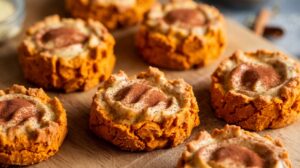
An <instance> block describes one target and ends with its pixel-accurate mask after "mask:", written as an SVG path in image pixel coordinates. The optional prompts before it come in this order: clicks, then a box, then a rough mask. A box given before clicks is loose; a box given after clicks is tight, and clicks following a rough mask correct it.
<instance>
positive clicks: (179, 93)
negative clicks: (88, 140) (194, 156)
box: [89, 68, 199, 151]
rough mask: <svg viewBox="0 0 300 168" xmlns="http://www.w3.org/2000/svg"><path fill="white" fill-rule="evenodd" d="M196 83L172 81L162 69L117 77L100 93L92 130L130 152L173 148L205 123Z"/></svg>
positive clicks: (106, 82)
mask: <svg viewBox="0 0 300 168" xmlns="http://www.w3.org/2000/svg"><path fill="white" fill-rule="evenodd" d="M198 112H199V109H198V105H197V102H196V98H195V97H194V93H193V90H192V87H191V86H190V85H188V84H187V83H186V82H184V81H183V80H167V79H166V78H165V76H164V74H163V73H162V72H161V71H159V70H158V69H156V68H149V69H148V71H146V72H141V73H140V74H138V75H136V76H134V77H132V78H129V77H128V76H127V75H126V74H125V73H124V72H120V73H118V74H115V75H112V76H111V77H110V78H109V79H108V80H107V81H105V82H104V83H103V84H102V85H101V86H100V88H99V90H98V91H97V93H96V95H95V96H94V99H93V103H92V108H91V112H90V122H89V125H90V129H91V130H92V131H93V132H94V133H95V134H96V135H98V136H99V137H101V138H103V139H105V140H107V141H109V142H111V143H113V144H114V145H116V146H118V147H120V148H121V149H124V150H130V151H150V150H154V149H159V148H167V147H173V146H176V145H178V144H180V143H182V142H183V141H184V140H185V139H186V138H187V137H189V136H190V134H191V132H192V130H193V128H194V127H196V126H198V125H199V116H198Z"/></svg>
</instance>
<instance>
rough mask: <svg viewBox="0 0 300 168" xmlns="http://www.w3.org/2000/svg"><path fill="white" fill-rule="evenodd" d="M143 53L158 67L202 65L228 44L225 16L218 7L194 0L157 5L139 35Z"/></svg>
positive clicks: (145, 57)
mask: <svg viewBox="0 0 300 168" xmlns="http://www.w3.org/2000/svg"><path fill="white" fill-rule="evenodd" d="M136 45H137V48H138V50H139V52H140V54H141V56H142V57H143V58H144V59H145V60H146V61H147V62H149V63H150V64H153V65H155V66H159V67H163V68H170V69H177V70H184V69H190V68H193V67H201V66H204V65H207V64H208V63H210V62H212V61H213V60H215V59H216V58H217V57H219V56H220V54H221V53H222V51H223V49H224V47H225V30H224V19H223V16H222V14H221V13H220V12H219V11H218V10H217V9H216V8H214V7H212V6H209V5H205V4H201V3H196V2H194V1H192V0H187V1H174V2H169V3H166V4H156V5H155V6H154V7H153V8H152V9H151V10H150V11H149V12H148V13H147V15H146V18H145V20H144V22H143V23H142V26H141V27H140V29H139V32H138V33H137V37H136Z"/></svg>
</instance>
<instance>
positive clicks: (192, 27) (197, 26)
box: [145, 0, 222, 36]
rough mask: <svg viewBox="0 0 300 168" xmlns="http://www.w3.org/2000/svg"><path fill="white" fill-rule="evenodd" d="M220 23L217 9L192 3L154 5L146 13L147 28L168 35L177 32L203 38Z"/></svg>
mask: <svg viewBox="0 0 300 168" xmlns="http://www.w3.org/2000/svg"><path fill="white" fill-rule="evenodd" d="M221 21H222V16H221V14H220V13H219V12H218V10H217V9H215V8H213V7H211V6H208V5H204V4H200V3H196V2H194V1H189V0H188V1H178V2H176V1H174V2H170V3H166V4H163V5H160V4H156V5H155V6H154V7H153V8H152V9H151V10H150V12H149V13H148V15H147V17H146V20H145V23H146V25H147V26H149V27H151V28H153V29H156V30H159V31H160V32H164V33H168V32H170V31H172V32H177V33H179V34H181V35H183V36H187V35H189V34H193V35H197V36H203V35H204V34H205V32H206V31H207V29H214V28H215V27H217V26H218V24H219V22H221Z"/></svg>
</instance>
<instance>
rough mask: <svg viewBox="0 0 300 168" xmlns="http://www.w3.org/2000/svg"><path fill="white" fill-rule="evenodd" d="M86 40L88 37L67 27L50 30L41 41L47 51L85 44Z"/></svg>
mask: <svg viewBox="0 0 300 168" xmlns="http://www.w3.org/2000/svg"><path fill="white" fill-rule="evenodd" d="M86 39H87V36H86V35H84V34H83V33H81V32H80V31H78V30H76V29H73V28H67V27H60V28H53V29H50V30H48V31H46V32H45V33H44V34H43V35H42V37H41V41H42V43H43V45H44V47H45V48H47V49H53V48H63V47H67V46H70V45H75V44H79V43H82V42H84V41H85V40H86Z"/></svg>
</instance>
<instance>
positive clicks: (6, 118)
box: [0, 94, 55, 134]
mask: <svg viewBox="0 0 300 168" xmlns="http://www.w3.org/2000/svg"><path fill="white" fill-rule="evenodd" d="M54 119H55V115H54V113H52V112H51V110H50V109H49V107H48V106H47V105H45V104H43V103H42V102H41V101H40V100H39V99H37V98H34V97H32V96H27V95H22V94H7V95H3V96H1V97H0V131H2V132H7V133H8V134H9V132H10V131H13V132H26V131H30V132H32V131H33V130H38V129H41V128H43V124H45V123H47V122H49V121H53V120H54ZM26 127H27V128H28V129H24V128H26ZM29 128H30V129H29Z"/></svg>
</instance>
